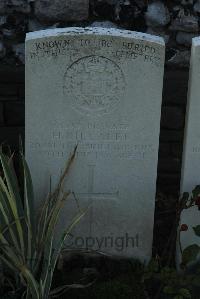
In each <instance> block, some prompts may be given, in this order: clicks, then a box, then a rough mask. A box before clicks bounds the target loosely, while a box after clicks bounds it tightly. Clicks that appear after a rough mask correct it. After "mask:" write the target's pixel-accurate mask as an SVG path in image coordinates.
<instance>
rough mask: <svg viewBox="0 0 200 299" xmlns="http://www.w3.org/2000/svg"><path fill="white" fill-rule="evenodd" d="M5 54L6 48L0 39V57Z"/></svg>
mask: <svg viewBox="0 0 200 299" xmlns="http://www.w3.org/2000/svg"><path fill="white" fill-rule="evenodd" d="M5 55H6V49H5V47H4V44H3V42H1V41H0V59H1V58H4V57H5Z"/></svg>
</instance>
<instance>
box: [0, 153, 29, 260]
mask: <svg viewBox="0 0 200 299" xmlns="http://www.w3.org/2000/svg"><path fill="white" fill-rule="evenodd" d="M0 160H1V164H2V167H3V171H4V176H5V179H6V185H5V183H4V182H3V180H2V178H1V177H0V188H2V189H3V191H4V192H5V193H6V195H7V198H8V202H9V204H10V208H11V211H12V213H13V216H14V219H15V221H16V227H17V233H18V237H19V242H20V246H21V250H22V253H23V255H24V254H25V248H24V233H23V228H22V224H21V222H20V220H19V219H20V217H21V216H22V215H23V213H22V211H23V210H22V200H21V197H20V193H19V188H18V185H17V181H16V178H15V175H13V172H12V171H11V170H10V168H9V165H8V163H7V159H6V158H5V156H4V155H3V154H2V153H0Z"/></svg>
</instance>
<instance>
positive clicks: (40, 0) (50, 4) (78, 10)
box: [35, 0, 89, 22]
mask: <svg viewBox="0 0 200 299" xmlns="http://www.w3.org/2000/svg"><path fill="white" fill-rule="evenodd" d="M88 10H89V0H71V1H66V0H35V15H36V17H37V18H38V19H40V20H41V21H42V22H45V21H47V22H49V21H50V22H51V21H65V22H67V21H82V20H86V19H87V18H88Z"/></svg>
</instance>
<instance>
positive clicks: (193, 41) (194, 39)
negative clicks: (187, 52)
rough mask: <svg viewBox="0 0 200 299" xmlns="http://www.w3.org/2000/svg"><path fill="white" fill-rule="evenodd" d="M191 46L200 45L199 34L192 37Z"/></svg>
mask: <svg viewBox="0 0 200 299" xmlns="http://www.w3.org/2000/svg"><path fill="white" fill-rule="evenodd" d="M192 46H200V36H197V37H194V38H193V39H192Z"/></svg>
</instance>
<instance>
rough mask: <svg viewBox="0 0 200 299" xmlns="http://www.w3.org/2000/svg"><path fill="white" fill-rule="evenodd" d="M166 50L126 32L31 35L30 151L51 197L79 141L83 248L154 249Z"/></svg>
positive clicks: (138, 252)
mask: <svg viewBox="0 0 200 299" xmlns="http://www.w3.org/2000/svg"><path fill="white" fill-rule="evenodd" d="M164 52H165V47H164V42H163V40H162V38H159V37H155V36H150V35H146V34H143V33H136V32H131V31H125V30H124V31H120V30H118V29H105V28H104V29H102V28H85V29H83V28H67V29H55V30H46V31H39V32H35V33H29V34H28V35H27V39H26V158H27V160H28V163H29V166H30V169H31V172H32V176H33V182H34V187H35V193H36V195H37V197H39V198H42V197H43V196H44V195H45V193H46V192H47V191H48V187H49V176H50V175H52V176H53V177H52V179H53V180H54V181H56V180H57V179H58V176H59V175H60V172H61V169H63V168H64V165H65V162H66V159H67V157H69V154H70V153H71V152H72V151H73V149H74V147H75V145H77V144H78V150H77V157H76V160H75V162H74V164H73V167H72V171H71V173H70V175H69V177H68V180H67V182H66V185H67V186H68V188H69V189H71V190H73V192H75V194H76V198H77V199H78V201H79V204H80V206H81V208H85V207H86V206H88V204H90V208H89V211H88V212H87V214H86V216H85V217H84V218H83V219H82V220H81V222H80V224H79V225H78V226H77V228H76V229H75V231H74V236H73V238H71V239H70V240H69V243H70V244H71V245H72V246H74V247H83V248H85V247H88V248H90V249H94V250H100V251H103V252H106V253H111V254H117V255H120V256H135V257H139V258H141V259H142V260H144V259H149V258H150V256H151V248H152V235H153V219H154V201H155V188H156V173H157V156H158V143H159V129H160V110H161V100H162V81H163V66H164ZM70 204H71V205H70V207H69V205H68V204H67V208H66V210H65V211H64V212H63V213H64V217H63V218H62V220H61V223H60V225H61V227H62V228H65V226H66V221H67V220H68V219H69V218H70V217H71V215H72V214H74V212H75V211H76V204H75V202H74V201H73V200H72V201H71V203H70Z"/></svg>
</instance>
